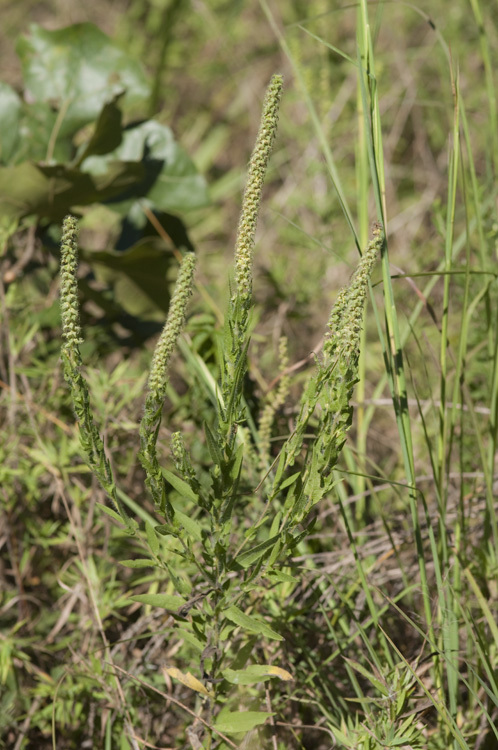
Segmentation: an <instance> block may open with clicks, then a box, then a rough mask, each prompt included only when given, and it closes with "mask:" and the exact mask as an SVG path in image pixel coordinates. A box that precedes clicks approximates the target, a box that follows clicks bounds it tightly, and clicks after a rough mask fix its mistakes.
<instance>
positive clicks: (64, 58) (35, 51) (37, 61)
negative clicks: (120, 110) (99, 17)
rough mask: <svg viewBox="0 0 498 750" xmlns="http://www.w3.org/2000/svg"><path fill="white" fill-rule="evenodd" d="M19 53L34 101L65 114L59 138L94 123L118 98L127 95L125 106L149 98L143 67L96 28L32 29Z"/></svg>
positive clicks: (88, 24)
mask: <svg viewBox="0 0 498 750" xmlns="http://www.w3.org/2000/svg"><path fill="white" fill-rule="evenodd" d="M17 52H18V54H19V57H20V59H21V65H22V71H23V76H24V82H25V86H26V89H27V91H28V92H29V96H30V97H31V99H33V100H34V101H37V102H40V101H42V102H49V103H50V104H51V106H55V108H56V109H58V110H59V112H60V113H61V116H62V119H61V127H60V131H59V133H60V135H61V136H64V135H65V134H67V133H74V132H75V131H76V130H78V129H79V128H81V127H82V126H83V125H86V124H87V123H89V122H93V121H94V120H96V119H97V117H98V116H99V113H100V111H101V110H102V107H103V106H104V104H106V103H107V102H109V101H111V100H112V99H114V97H116V96H117V95H118V94H121V93H123V92H125V102H126V104H127V105H136V104H137V103H139V102H140V103H144V102H145V101H146V100H147V99H148V97H149V93H150V92H149V86H148V83H147V80H146V77H145V73H144V71H143V69H142V67H141V65H140V64H139V63H138V62H136V61H134V60H132V59H131V58H130V57H129V56H128V54H127V53H126V52H124V51H123V50H121V49H119V47H117V46H116V45H115V44H114V43H113V42H112V41H111V40H110V39H109V37H108V36H107V35H106V34H104V32H103V31H100V29H98V28H97V27H96V26H94V25H93V24H90V23H82V24H76V25H74V26H69V27H67V28H65V29H59V30H57V31H47V30H46V29H42V28H41V27H40V26H37V25H33V26H31V30H30V34H29V36H22V37H20V39H19V41H18V43H17Z"/></svg>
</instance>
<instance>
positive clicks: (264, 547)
mask: <svg viewBox="0 0 498 750" xmlns="http://www.w3.org/2000/svg"><path fill="white" fill-rule="evenodd" d="M279 539H280V535H279V534H276V535H275V536H272V537H270V539H267V540H266V542H261V543H260V544H257V545H256V546H255V547H253V548H252V549H251V550H249V551H248V552H242V554H240V555H239V556H238V557H237V558H236V560H235V562H237V563H238V564H239V565H242V567H243V568H248V567H249V565H252V564H253V563H255V562H256V560H259V558H260V557H262V556H263V555H264V554H265V552H267V551H268V550H269V549H272V548H273V547H274V546H275V545H276V544H277V543H278V541H279Z"/></svg>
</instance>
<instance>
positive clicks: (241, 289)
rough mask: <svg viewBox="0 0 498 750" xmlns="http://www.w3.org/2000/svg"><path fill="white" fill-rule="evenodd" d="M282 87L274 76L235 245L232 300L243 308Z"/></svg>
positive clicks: (248, 290) (248, 293) (248, 295)
mask: <svg viewBox="0 0 498 750" xmlns="http://www.w3.org/2000/svg"><path fill="white" fill-rule="evenodd" d="M282 85H283V78H282V76H280V75H274V76H273V77H272V79H271V81H270V85H269V86H268V89H267V91H266V96H265V101H264V105H263V114H262V116H261V124H260V126H259V132H258V136H257V138H256V144H255V146H254V150H253V152H252V156H251V160H250V162H249V171H248V175H247V183H246V189H245V192H244V199H243V201H242V212H241V215H240V220H239V226H238V230H237V240H236V243H235V282H236V285H237V289H236V293H235V295H234V296H233V298H232V301H233V302H234V303H235V302H236V300H237V298H238V300H239V301H240V303H241V307H242V308H243V309H244V308H248V307H249V305H250V302H251V296H252V258H253V248H254V237H255V234H256V224H257V221H258V211H259V204H260V202H261V192H262V190H263V183H264V180H265V174H266V168H267V166H268V162H269V159H270V155H271V151H272V147H273V141H274V140H275V133H276V130H277V122H278V108H279V103H280V96H281V93H282Z"/></svg>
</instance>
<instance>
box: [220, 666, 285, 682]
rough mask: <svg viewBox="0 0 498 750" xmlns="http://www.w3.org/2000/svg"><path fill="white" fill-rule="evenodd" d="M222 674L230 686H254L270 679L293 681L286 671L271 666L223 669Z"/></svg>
mask: <svg viewBox="0 0 498 750" xmlns="http://www.w3.org/2000/svg"><path fill="white" fill-rule="evenodd" d="M222 674H223V677H224V678H225V680H227V682H230V683H231V684H232V685H256V684H257V683H258V682H264V681H265V680H270V679H271V678H272V677H278V679H279V680H283V681H284V682H289V681H290V680H293V679H294V678H293V677H292V675H291V674H290V672H288V671H287V670H286V669H282V668H281V667H277V666H275V665H273V664H251V665H250V666H248V667H246V668H245V669H225V670H223V672H222Z"/></svg>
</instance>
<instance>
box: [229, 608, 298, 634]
mask: <svg viewBox="0 0 498 750" xmlns="http://www.w3.org/2000/svg"><path fill="white" fill-rule="evenodd" d="M223 614H224V615H225V617H226V618H228V619H229V620H230V621H231V622H234V623H235V624H236V625H240V627H241V628H243V629H244V630H248V631H249V632H250V633H259V634H260V635H264V636H266V637H267V638H271V639H272V640H275V641H283V640H284V639H283V637H282V636H281V635H279V634H278V633H276V632H275V631H274V630H272V629H271V628H270V627H269V626H268V625H267V624H266V623H264V622H261V620H257V619H256V618H255V617H250V616H249V615H246V614H244V612H242V610H241V609H239V608H238V607H236V606H235V605H232V606H231V607H228V609H226V610H225V611H224V613H223Z"/></svg>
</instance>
